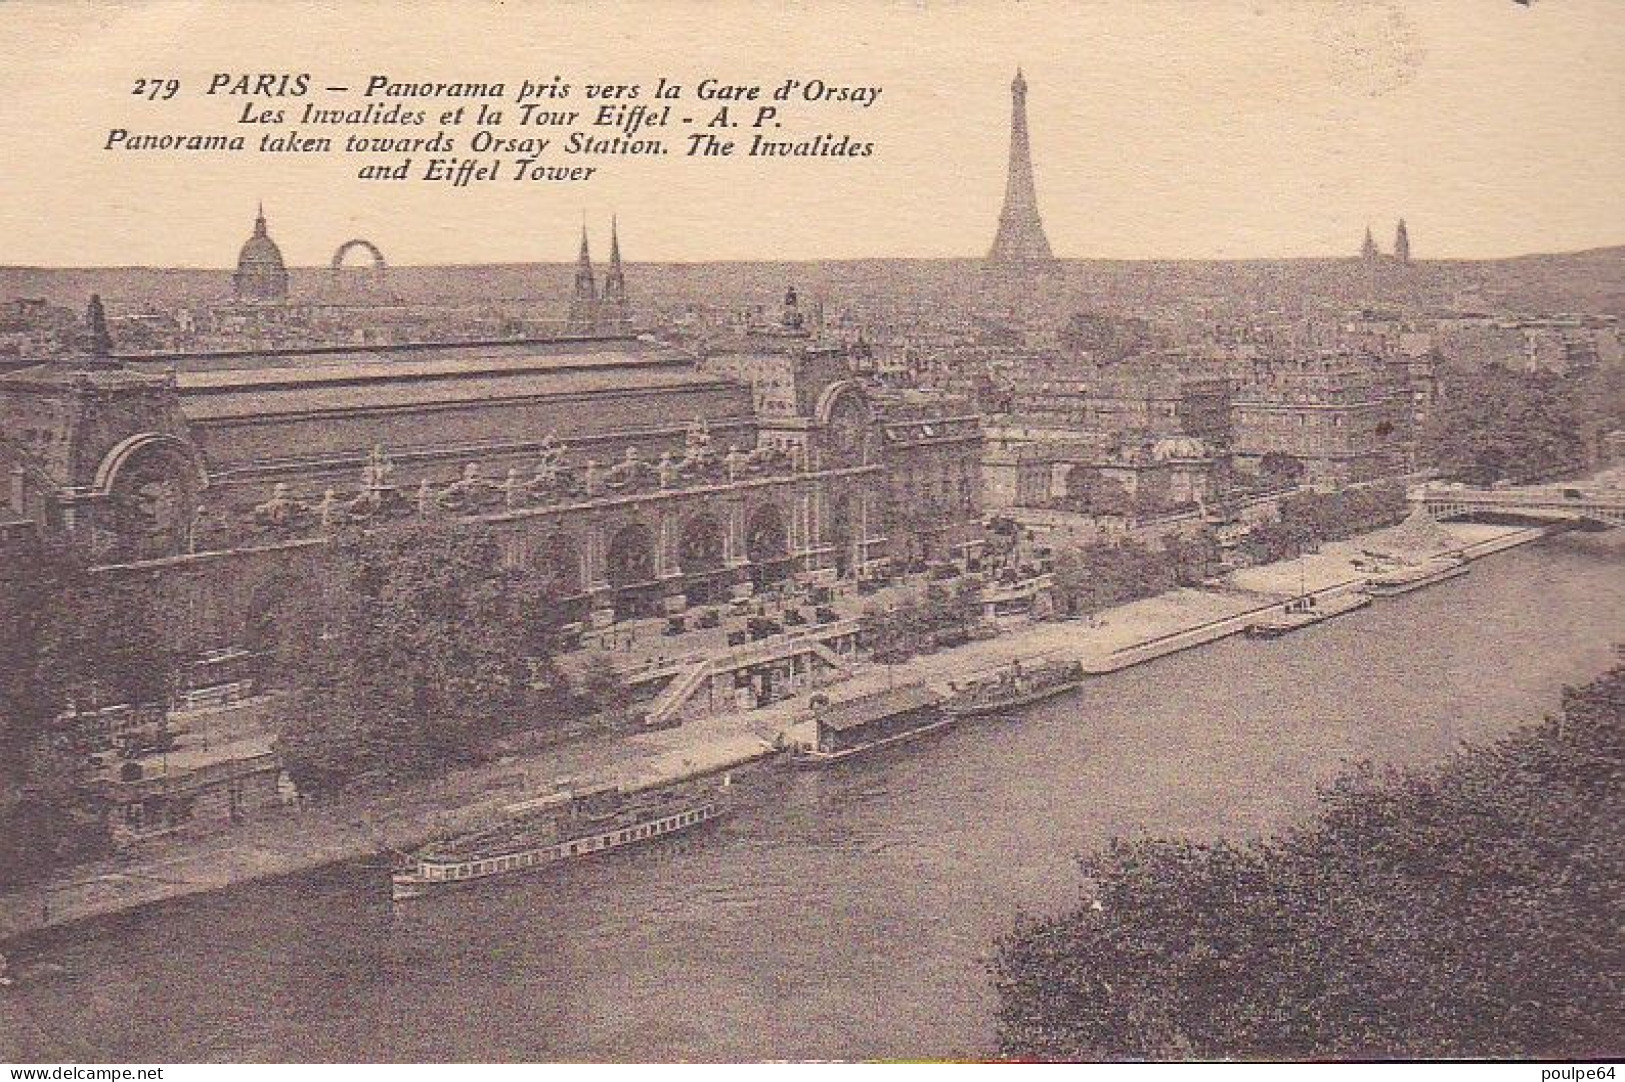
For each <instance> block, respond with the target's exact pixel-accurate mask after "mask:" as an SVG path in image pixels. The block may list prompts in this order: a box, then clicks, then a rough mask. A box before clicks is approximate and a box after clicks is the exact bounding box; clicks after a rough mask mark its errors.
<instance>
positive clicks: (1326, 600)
mask: <svg viewBox="0 0 1625 1082" xmlns="http://www.w3.org/2000/svg"><path fill="white" fill-rule="evenodd" d="M1369 604H1371V599H1370V598H1369V597H1367V596H1366V595H1364V594H1362V593H1346V594H1337V595H1335V596H1333V597H1314V596H1312V595H1308V594H1306V595H1304V596H1303V597H1295V598H1293V599H1292V600H1291V601H1288V602H1287V603H1286V605H1285V606H1283V608H1282V609H1281V611H1279V612H1274V613H1271V614H1270V615H1268V616H1265V617H1262V618H1260V619H1258V620H1255V621H1253V622H1252V623H1250V624H1248V625H1247V636H1248V637H1249V638H1253V639H1278V638H1280V637H1281V636H1282V635H1285V634H1287V633H1288V632H1290V631H1297V630H1298V629H1299V628H1304V627H1308V626H1309V625H1310V624H1318V623H1320V622H1321V621H1322V620H1330V619H1331V618H1332V617H1334V616H1342V615H1343V614H1344V613H1346V612H1353V611H1354V610H1355V609H1363V608H1365V607H1366V606H1367V605H1369Z"/></svg>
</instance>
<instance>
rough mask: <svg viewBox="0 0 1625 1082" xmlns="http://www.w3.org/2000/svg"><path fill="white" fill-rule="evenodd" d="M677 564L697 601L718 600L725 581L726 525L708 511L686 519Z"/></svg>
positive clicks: (693, 600)
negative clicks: (723, 543) (723, 535)
mask: <svg viewBox="0 0 1625 1082" xmlns="http://www.w3.org/2000/svg"><path fill="white" fill-rule="evenodd" d="M677 566H678V567H680V568H682V571H683V590H684V592H685V593H686V594H687V596H688V600H689V601H690V602H691V603H693V604H699V605H704V604H708V603H710V602H712V601H716V600H718V599H719V598H720V597H721V595H722V594H723V593H724V592H725V589H724V588H725V586H726V583H724V582H723V572H724V571H725V566H724V563H723V546H722V526H721V524H720V523H718V522H717V520H716V519H714V518H712V517H711V516H710V515H707V514H699V515H695V516H693V517H692V518H689V519H685V520H684V521H683V524H682V527H681V531H680V533H679V535H678V540H677Z"/></svg>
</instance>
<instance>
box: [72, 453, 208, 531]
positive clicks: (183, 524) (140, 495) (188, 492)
mask: <svg viewBox="0 0 1625 1082" xmlns="http://www.w3.org/2000/svg"><path fill="white" fill-rule="evenodd" d="M203 485H204V479H203V476H202V471H201V470H200V468H199V466H198V462H197V459H196V457H195V455H194V453H193V451H192V448H191V447H190V445H188V444H186V443H185V442H183V441H182V440H180V439H179V438H177V437H175V436H170V435H167V434H159V433H148V434H144V435H140V436H133V437H131V438H130V439H127V440H125V441H124V442H123V443H121V444H119V445H118V446H117V447H115V448H114V449H113V450H112V451H110V452H108V455H107V457H106V458H105V459H103V460H102V463H101V465H100V466H99V467H98V468H97V471H96V488H97V489H98V490H99V491H100V492H102V493H104V494H105V495H106V497H107V507H108V512H109V513H108V514H107V515H106V517H105V518H104V519H103V520H102V523H101V527H102V530H101V531H100V532H101V536H100V537H99V538H98V547H99V548H101V549H102V550H103V551H104V553H105V554H106V555H109V556H112V557H114V558H116V559H152V558H155V557H162V556H173V555H176V554H178V553H182V552H186V551H187V550H188V549H189V548H190V547H191V543H192V531H193V529H194V527H195V526H196V524H197V513H198V499H199V493H200V492H201V491H202V489H203Z"/></svg>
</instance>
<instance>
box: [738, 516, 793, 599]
mask: <svg viewBox="0 0 1625 1082" xmlns="http://www.w3.org/2000/svg"><path fill="white" fill-rule="evenodd" d="M745 556H746V557H747V558H748V559H749V560H750V574H751V579H752V581H753V582H754V583H755V585H756V588H757V589H761V588H762V587H764V586H768V585H771V584H772V583H776V582H782V581H784V580H785V579H787V578H789V577H790V565H791V559H790V535H789V532H788V531H787V530H785V528H784V517H783V516H782V515H780V514H779V509H778V508H777V507H774V506H773V505H772V504H770V503H769V504H763V505H762V506H760V507H758V508H757V509H756V510H755V511H752V512H751V513H750V515H749V516H748V517H747V518H746V519H745Z"/></svg>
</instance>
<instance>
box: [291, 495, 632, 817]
mask: <svg viewBox="0 0 1625 1082" xmlns="http://www.w3.org/2000/svg"><path fill="white" fill-rule="evenodd" d="M560 608H561V606H560V604H559V601H558V599H557V598H556V597H554V596H552V595H551V594H550V592H549V590H548V587H547V585H546V584H545V583H544V582H543V580H541V579H540V578H539V577H538V576H536V575H534V574H533V573H531V572H529V571H528V570H525V569H515V568H509V567H506V566H505V565H504V561H503V560H502V554H501V551H500V547H499V545H498V542H497V540H496V538H495V537H494V536H493V535H492V534H491V533H490V532H488V531H485V530H481V529H477V528H471V527H469V526H467V525H463V524H450V523H434V522H430V523H410V524H406V525H403V526H402V527H400V528H393V529H386V530H373V531H367V532H357V533H353V534H350V535H347V536H344V537H341V538H339V539H338V540H336V541H335V543H334V544H333V546H332V548H331V552H330V559H329V564H328V567H327V569H326V572H325V574H324V578H323V582H322V589H321V590H320V591H314V590H290V591H288V592H287V593H286V594H285V595H284V597H283V599H282V600H281V602H280V603H279V604H278V606H277V607H276V609H275V610H274V611H273V612H272V614H271V617H270V619H269V621H268V624H269V629H270V636H271V638H272V642H271V644H270V646H271V650H272V652H273V653H274V654H275V656H276V659H277V662H276V669H277V671H278V672H280V673H282V674H284V678H285V680H286V688H285V694H284V696H283V698H282V700H281V703H280V708H279V717H280V722H279V735H278V739H277V742H276V749H277V751H278V753H279V754H280V755H281V757H282V761H283V764H284V766H285V767H286V769H287V770H288V772H289V774H290V776H291V777H292V778H293V780H294V783H295V784H296V785H297V786H298V787H299V790H300V792H301V793H306V794H313V795H319V794H322V793H326V792H330V791H333V790H335V789H338V788H342V787H345V786H348V785H351V784H354V783H356V782H358V781H359V782H390V781H395V780H399V779H403V778H410V777H420V776H425V775H432V774H437V773H440V772H443V771H444V770H446V769H448V768H450V767H452V766H456V765H459V764H464V763H469V762H474V761H478V760H480V759H482V758H485V757H487V756H489V755H490V754H492V752H493V749H494V747H495V745H496V742H497V740H498V739H499V738H501V737H504V736H508V735H511V734H514V733H519V732H533V731H537V730H543V731H549V730H551V731H554V732H557V731H558V730H560V729H561V728H562V727H563V726H565V725H566V724H567V723H568V722H570V721H573V720H575V719H578V718H581V717H583V716H585V715H589V714H593V713H597V712H605V711H614V710H618V709H621V708H624V707H625V705H626V688H625V685H624V682H623V681H622V680H621V679H620V677H619V675H618V674H617V673H616V672H615V671H614V670H613V669H610V668H608V667H603V666H600V667H597V668H594V669H591V670H589V671H588V673H587V674H586V675H585V677H584V678H583V679H582V680H580V681H571V680H570V679H567V678H566V676H565V675H564V674H563V673H562V672H561V670H560V669H559V668H558V666H557V664H556V662H555V658H556V656H557V653H558V641H557V636H558V631H559V627H560V622H561V621H560V615H559V614H560Z"/></svg>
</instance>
